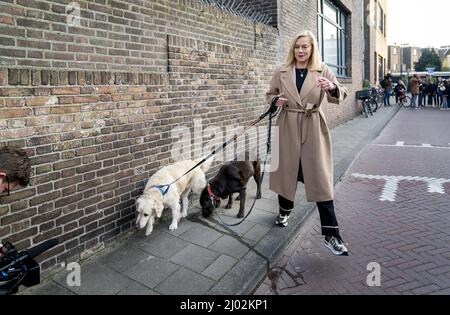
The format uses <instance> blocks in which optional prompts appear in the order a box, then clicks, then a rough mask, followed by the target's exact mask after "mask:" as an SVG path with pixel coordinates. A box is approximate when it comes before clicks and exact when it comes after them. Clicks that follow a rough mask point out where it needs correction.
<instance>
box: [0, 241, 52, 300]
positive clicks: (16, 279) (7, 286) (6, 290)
mask: <svg viewBox="0 0 450 315" xmlns="http://www.w3.org/2000/svg"><path fill="white" fill-rule="evenodd" d="M57 244H58V240H57V239H51V240H48V241H45V242H44V243H42V244H39V245H37V246H35V247H33V248H30V249H28V250H26V251H21V252H18V251H17V250H16V248H15V247H14V245H12V244H11V243H5V244H3V247H2V248H0V251H1V254H2V256H0V295H11V294H14V293H17V291H18V290H19V286H20V285H24V286H25V287H32V286H35V285H38V284H39V283H40V267H39V264H38V263H37V262H36V261H35V260H34V258H35V257H37V256H39V255H41V254H42V253H44V252H46V251H47V250H49V249H50V248H52V247H54V246H56V245H57Z"/></svg>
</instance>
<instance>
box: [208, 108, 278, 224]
mask: <svg viewBox="0 0 450 315" xmlns="http://www.w3.org/2000/svg"><path fill="white" fill-rule="evenodd" d="M279 112H280V110H278V111H277V112H276V114H273V113H270V111H269V112H268V113H266V115H265V116H267V114H269V115H270V116H269V130H268V132H267V154H266V158H265V159H264V165H263V172H262V174H261V178H260V180H259V185H258V186H259V189H258V190H257V191H256V197H255V199H254V200H253V204H252V206H251V207H250V210H249V211H248V213H247V215H246V216H245V217H243V218H242V219H241V221H239V222H237V223H234V224H228V223H226V222H225V221H223V220H222V218H221V217H220V215H219V214H218V213H216V211H214V213H215V214H216V215H217V217H218V218H219V221H220V222H221V224H222V225H225V226H229V227H234V226H238V225H240V224H242V222H244V221H245V220H246V219H247V218H248V216H249V215H250V214H251V213H252V211H253V209H254V208H255V204H256V201H257V197H258V196H259V195H260V194H261V186H262V182H263V179H264V174H265V173H266V164H267V158H268V157H269V155H270V152H271V150H272V119H273V118H274V117H276V116H277V115H278V114H279ZM265 116H264V117H265ZM208 185H209V184H208ZM208 193H209V192H208ZM213 197H215V196H214V195H213ZM211 201H212V204H213V207H214V210H216V207H215V201H214V200H211Z"/></svg>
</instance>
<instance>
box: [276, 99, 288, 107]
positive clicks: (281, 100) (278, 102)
mask: <svg viewBox="0 0 450 315" xmlns="http://www.w3.org/2000/svg"><path fill="white" fill-rule="evenodd" d="M287 101H288V100H287V98H283V97H280V98H279V99H278V101H277V102H276V103H275V105H276V106H279V107H282V106H284V104H286V102H287Z"/></svg>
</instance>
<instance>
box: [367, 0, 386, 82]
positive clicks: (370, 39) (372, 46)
mask: <svg viewBox="0 0 450 315" xmlns="http://www.w3.org/2000/svg"><path fill="white" fill-rule="evenodd" d="M364 7H365V10H364V19H365V22H366V23H365V27H364V37H365V38H364V40H365V49H364V50H365V52H364V53H365V57H364V79H365V80H367V81H369V82H370V83H372V84H375V83H377V82H379V81H380V80H381V79H382V78H383V77H384V76H385V75H386V74H387V72H388V71H387V65H388V45H387V29H388V28H387V25H386V22H387V18H386V16H387V10H386V8H387V6H386V0H364Z"/></svg>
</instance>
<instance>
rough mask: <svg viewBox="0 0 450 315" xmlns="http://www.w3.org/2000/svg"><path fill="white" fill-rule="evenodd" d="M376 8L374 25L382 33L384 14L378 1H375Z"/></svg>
mask: <svg viewBox="0 0 450 315" xmlns="http://www.w3.org/2000/svg"><path fill="white" fill-rule="evenodd" d="M375 10H376V13H375V14H376V27H377V29H378V30H379V31H380V32H381V33H382V34H384V24H385V15H384V12H383V9H382V8H381V5H380V3H375Z"/></svg>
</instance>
